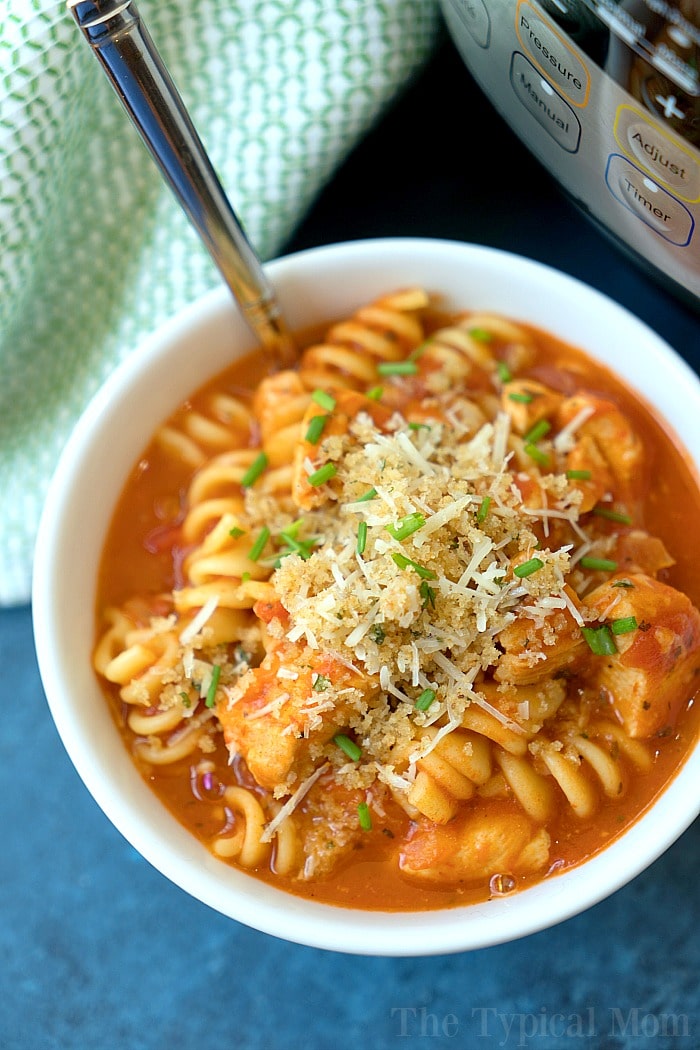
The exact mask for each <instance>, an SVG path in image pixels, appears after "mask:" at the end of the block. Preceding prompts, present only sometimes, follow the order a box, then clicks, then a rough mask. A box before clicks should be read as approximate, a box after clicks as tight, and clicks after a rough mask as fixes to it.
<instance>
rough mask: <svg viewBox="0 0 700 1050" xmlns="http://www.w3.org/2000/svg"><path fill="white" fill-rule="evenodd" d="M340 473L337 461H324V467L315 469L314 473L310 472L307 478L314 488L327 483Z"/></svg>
mask: <svg viewBox="0 0 700 1050" xmlns="http://www.w3.org/2000/svg"><path fill="white" fill-rule="evenodd" d="M337 473H338V468H337V467H336V465H335V463H324V464H323V466H322V467H319V468H318V470H315V471H314V472H313V474H309V476H308V478H307V479H306V480H307V481H308V483H309V485H313V487H314V488H318V487H319V485H325V484H326V482H327V481H330V480H331V478H334V477H335V476H336V474H337Z"/></svg>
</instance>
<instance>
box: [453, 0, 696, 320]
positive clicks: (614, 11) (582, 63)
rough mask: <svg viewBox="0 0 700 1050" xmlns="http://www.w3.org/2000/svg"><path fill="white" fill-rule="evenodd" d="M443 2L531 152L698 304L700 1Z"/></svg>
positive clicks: (464, 48) (486, 84) (478, 73)
mask: <svg viewBox="0 0 700 1050" xmlns="http://www.w3.org/2000/svg"><path fill="white" fill-rule="evenodd" d="M441 3H442V10H443V14H444V16H445V20H446V22H447V26H448V29H449V31H450V34H451V36H452V38H453V40H454V42H455V44H456V46H457V48H458V49H459V52H460V54H461V56H462V58H463V59H464V62H465V63H466V65H467V67H468V68H469V70H470V72H471V73H472V75H473V76H474V78H475V80H476V81H477V82H478V84H479V85H480V86H481V88H482V89H483V90H484V92H485V93H486V95H487V96H488V97H489V98H490V100H491V101H492V103H493V105H494V106H495V108H496V109H497V110H498V112H499V113H500V114H501V116H502V117H503V118H504V119H505V120H506V121H507V122H508V124H509V125H510V126H511V127H512V129H513V130H514V131H515V132H516V134H517V135H519V136H520V138H521V139H522V140H523V142H524V143H525V144H526V145H527V146H528V148H529V149H530V150H531V151H532V153H534V154H535V156H536V157H537V158H538V159H539V160H540V162H541V163H542V164H543V165H544V166H545V167H546V168H547V170H548V171H549V172H550V173H551V174H552V175H553V176H554V177H555V178H556V179H557V181H558V182H559V183H560V184H561V186H562V187H563V188H564V189H565V190H566V192H567V193H568V194H569V195H570V196H571V198H572V199H573V200H574V201H575V202H576V204H578V206H579V207H580V208H582V209H583V211H584V212H585V213H586V214H587V215H588V216H589V217H590V218H591V219H592V220H593V221H594V222H595V223H596V224H597V225H598V226H599V227H600V228H601V229H602V230H603V231H605V232H606V233H607V234H608V235H610V236H611V237H612V238H613V239H614V240H615V242H616V243H617V244H618V245H619V246H621V247H623V248H624V249H625V250H626V251H627V252H628V253H629V254H631V255H632V256H633V257H634V258H635V259H636V260H637V261H638V262H640V263H641V264H642V265H643V266H644V268H645V269H646V270H647V271H648V272H649V273H650V274H652V275H653V276H654V277H656V278H657V279H658V280H660V281H662V282H663V283H664V284H666V285H667V286H668V287H670V288H671V289H672V290H673V291H674V292H675V293H676V294H678V295H679V296H680V297H682V298H683V299H684V300H686V301H687V302H688V303H690V304H691V305H692V306H694V307H695V308H696V309H700V231H699V230H698V225H699V223H700V68H699V66H700V0H680V2H676V0H668V2H667V0H623V2H617V0H542V2H541V3H537V2H535V0H441ZM513 188H514V192H517V171H514V172H513Z"/></svg>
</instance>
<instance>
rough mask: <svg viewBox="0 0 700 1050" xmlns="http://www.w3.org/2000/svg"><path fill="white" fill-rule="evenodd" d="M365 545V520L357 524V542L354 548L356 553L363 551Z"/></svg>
mask: <svg viewBox="0 0 700 1050" xmlns="http://www.w3.org/2000/svg"><path fill="white" fill-rule="evenodd" d="M366 546H367V522H366V521H361V522H360V524H359V525H358V526H357V544H356V547H355V550H356V551H357V553H358V554H364V553H365V547H366Z"/></svg>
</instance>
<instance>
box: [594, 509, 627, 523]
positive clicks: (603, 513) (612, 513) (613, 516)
mask: <svg viewBox="0 0 700 1050" xmlns="http://www.w3.org/2000/svg"><path fill="white" fill-rule="evenodd" d="M591 513H592V514H597V515H598V517H599V518H607V519H608V521H619V522H620V524H621V525H631V524H632V519H631V518H630V516H629V514H623V513H622V512H621V511H619V510H609V509H608V508H607V507H594V508H593V510H592V511H591Z"/></svg>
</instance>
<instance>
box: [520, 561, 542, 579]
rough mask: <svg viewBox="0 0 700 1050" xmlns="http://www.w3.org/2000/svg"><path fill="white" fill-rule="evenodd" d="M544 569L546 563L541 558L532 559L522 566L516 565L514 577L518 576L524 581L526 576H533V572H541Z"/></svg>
mask: <svg viewBox="0 0 700 1050" xmlns="http://www.w3.org/2000/svg"><path fill="white" fill-rule="evenodd" d="M543 568H544V562H543V561H541V560H540V558H530V559H529V561H524V562H523V563H522V565H516V566H515V568H514V569H513V575H514V576H517V577H518V579H519V580H524V579H525V577H526V576H532V574H533V572H539V570H540V569H543Z"/></svg>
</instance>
